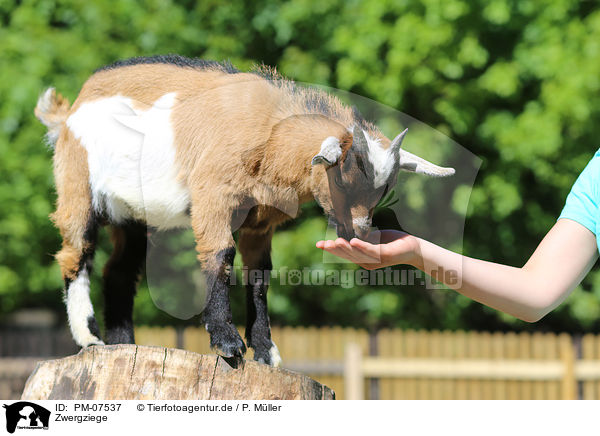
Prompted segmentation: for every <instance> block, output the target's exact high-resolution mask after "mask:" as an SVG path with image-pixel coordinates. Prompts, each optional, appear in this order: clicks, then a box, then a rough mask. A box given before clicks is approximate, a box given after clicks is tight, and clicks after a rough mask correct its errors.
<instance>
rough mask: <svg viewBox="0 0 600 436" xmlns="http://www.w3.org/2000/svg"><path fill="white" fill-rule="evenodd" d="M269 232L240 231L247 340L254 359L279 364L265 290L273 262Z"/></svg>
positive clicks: (267, 287)
mask: <svg viewBox="0 0 600 436" xmlns="http://www.w3.org/2000/svg"><path fill="white" fill-rule="evenodd" d="M271 236H272V233H270V232H267V233H266V234H263V233H254V232H250V231H242V232H241V233H240V250H241V251H242V257H243V259H244V265H245V266H246V267H247V277H246V280H247V284H246V342H247V343H248V346H249V347H251V348H253V349H254V360H256V361H258V362H262V363H266V364H267V365H272V366H278V365H279V364H280V362H281V358H280V357H279V351H278V350H277V347H276V346H275V344H274V343H273V341H272V340H271V323H270V320H269V311H268V307H267V291H268V289H269V279H270V275H271V270H272V269H273V264H272V263H271Z"/></svg>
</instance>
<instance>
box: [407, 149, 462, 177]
mask: <svg viewBox="0 0 600 436" xmlns="http://www.w3.org/2000/svg"><path fill="white" fill-rule="evenodd" d="M400 169H401V170H403V171H408V172H412V173H419V174H425V175H426V176H431V177H448V176H451V175H453V174H454V173H455V172H456V171H455V170H454V168H445V167H440V166H437V165H434V164H432V163H431V162H428V161H426V160H425V159H423V158H421V157H419V156H415V155H414V154H412V153H409V152H408V151H405V150H402V149H400Z"/></svg>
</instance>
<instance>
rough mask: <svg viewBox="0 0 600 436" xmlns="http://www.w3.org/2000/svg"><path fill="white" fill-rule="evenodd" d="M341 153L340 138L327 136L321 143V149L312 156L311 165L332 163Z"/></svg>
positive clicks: (334, 162)
mask: <svg viewBox="0 0 600 436" xmlns="http://www.w3.org/2000/svg"><path fill="white" fill-rule="evenodd" d="M341 155H342V146H341V144H340V140H339V139H337V138H336V137H335V136H329V137H327V138H325V140H324V141H323V142H322V143H321V150H320V151H319V153H318V154H317V155H315V156H314V157H313V158H312V161H311V165H334V164H336V163H337V161H338V159H339V158H340V156H341Z"/></svg>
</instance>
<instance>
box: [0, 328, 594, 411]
mask: <svg viewBox="0 0 600 436" xmlns="http://www.w3.org/2000/svg"><path fill="white" fill-rule="evenodd" d="M240 333H241V334H242V335H243V334H244V329H243V328H240ZM35 334H36V333H35V332H26V333H24V332H21V333H20V334H17V333H16V332H14V331H11V332H10V334H9V335H8V336H5V334H4V332H2V331H0V351H1V352H2V355H4V356H6V355H7V352H8V353H9V355H11V354H10V351H11V350H18V351H17V353H21V354H14V352H13V354H12V356H13V357H17V356H19V355H20V356H35V355H36V354H37V355H39V356H40V357H39V359H44V358H47V357H42V356H43V355H44V354H46V355H48V356H49V355H54V356H61V355H65V354H71V353H72V352H73V351H72V348H71V347H72V343H68V342H67V343H65V341H64V336H65V332H64V331H62V332H56V338H58V339H56V338H54V336H53V334H50V335H49V333H48V332H47V331H46V332H44V334H43V335H42V336H37V337H30V336H31V335H35ZM28 335H29V336H28ZM272 336H273V340H274V341H275V343H276V344H277V345H278V347H279V350H280V353H281V356H282V358H283V366H284V367H286V368H288V369H291V370H294V371H299V372H303V373H305V374H307V375H309V376H311V377H313V378H314V379H316V380H317V381H319V382H320V383H323V384H325V385H327V386H329V387H331V388H332V389H334V390H335V391H336V396H337V398H340V399H348V398H353V399H354V398H368V399H377V398H379V399H566V398H584V399H600V335H585V336H582V337H573V336H570V335H568V334H564V333H563V334H559V335H556V334H553V333H519V334H516V333H489V332H463V331H456V332H450V331H412V330H381V331H379V332H377V334H369V333H368V332H367V331H366V330H360V329H346V328H340V327H326V328H315V327H308V328H290V327H283V328H273V330H272ZM7 337H8V340H7V339H6V338H7ZM40 338H43V341H40ZM59 339H60V340H59ZM136 341H137V343H138V344H142V345H158V346H167V347H178V348H185V349H187V350H190V351H195V352H198V353H211V350H210V348H209V338H208V333H207V332H206V330H205V329H203V328H186V329H184V330H177V329H175V328H156V327H137V328H136ZM42 342H43V344H46V345H44V347H46V348H44V347H42V349H43V351H44V353H36V352H35V351H36V349H37V350H39V349H40V348H39V347H40V345H39V344H40V343H42ZM11 344H12V345H11ZM27 344H32V348H31V349H29V348H27V346H26V345H27ZM47 344H55V345H53V346H52V347H50V348H51V349H50V348H48V346H47ZM15 347H17V348H15ZM61 347H62V348H61ZM34 348H35V349H34ZM47 348H48V349H47ZM247 358H252V351H251V350H249V353H248V355H247ZM31 361H32V359H27V362H28V367H30V366H31ZM10 362H12V363H10ZM10 362H9V361H6V363H7V364H8V363H10V365H11V366H10V368H13V367H15V362H16V360H14V358H13V359H12V360H11V361H10ZM17 367H18V365H17ZM2 368H8V367H7V366H6V365H5V364H4V363H3V359H0V379H1V378H2V376H1V375H2V374H4V379H3V380H11V386H13V388H14V386H17V385H18V383H17V381H16V380H17V378H16V377H17V376H15V377H13V378H12V379H11V378H10V377H9V376H8V375H7V374H8V373H7V372H6V371H3V370H2ZM10 368H9V369H10ZM13 369H14V368H13ZM17 369H18V368H17ZM9 372H10V371H9ZM20 372H23V371H20ZM22 376H23V374H21V375H19V377H22ZM25 378H26V377H25ZM25 378H24V379H23V380H22V382H23V383H24V381H25ZM2 383H4V382H3V381H2V380H0V396H3V395H6V394H5V393H4V394H3V393H2V392H5V391H3V390H2V389H3V388H2V386H1V385H2Z"/></svg>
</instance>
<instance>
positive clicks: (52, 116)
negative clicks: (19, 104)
mask: <svg viewBox="0 0 600 436" xmlns="http://www.w3.org/2000/svg"><path fill="white" fill-rule="evenodd" d="M70 106H71V105H70V103H69V100H67V99H66V98H65V97H63V96H62V95H60V94H57V93H56V90H55V89H54V88H48V89H47V90H46V91H45V92H44V93H43V94H42V95H41V96H40V98H39V99H38V102H37V106H36V107H35V111H34V113H35V116H36V117H38V119H39V120H40V121H41V122H42V123H43V124H44V125H45V126H46V127H48V133H47V135H46V138H47V139H48V144H49V145H50V147H52V148H54V144H56V141H57V139H58V135H59V134H60V130H61V128H62V125H63V123H64V122H65V120H66V119H67V114H68V112H69V108H70Z"/></svg>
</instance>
